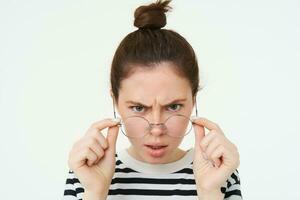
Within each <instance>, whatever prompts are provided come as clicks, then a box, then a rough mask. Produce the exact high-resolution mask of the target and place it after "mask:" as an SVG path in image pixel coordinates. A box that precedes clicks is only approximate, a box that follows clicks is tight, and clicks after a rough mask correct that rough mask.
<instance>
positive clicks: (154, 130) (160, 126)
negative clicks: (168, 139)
mask: <svg viewBox="0 0 300 200" xmlns="http://www.w3.org/2000/svg"><path fill="white" fill-rule="evenodd" d="M166 131H167V129H166V126H165V124H164V123H155V124H154V123H151V124H150V133H151V134H152V135H155V136H160V135H162V134H165V133H166Z"/></svg>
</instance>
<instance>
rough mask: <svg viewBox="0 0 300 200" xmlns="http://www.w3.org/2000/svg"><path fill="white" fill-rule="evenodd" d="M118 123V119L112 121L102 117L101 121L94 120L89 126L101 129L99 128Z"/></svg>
mask: <svg viewBox="0 0 300 200" xmlns="http://www.w3.org/2000/svg"><path fill="white" fill-rule="evenodd" d="M119 123H120V122H119V121H114V119H104V120H101V121H97V122H94V123H93V124H92V125H91V128H95V129H98V130H100V131H101V130H103V129H105V128H107V127H112V126H116V125H118V124H119Z"/></svg>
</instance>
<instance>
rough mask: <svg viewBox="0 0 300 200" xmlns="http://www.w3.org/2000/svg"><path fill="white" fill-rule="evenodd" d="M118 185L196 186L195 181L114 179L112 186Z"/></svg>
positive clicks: (181, 179)
mask: <svg viewBox="0 0 300 200" xmlns="http://www.w3.org/2000/svg"><path fill="white" fill-rule="evenodd" d="M116 183H129V184H130V183H148V184H191V185H194V184H196V183H195V180H194V179H183V178H180V179H154V178H113V179H112V182H111V184H116Z"/></svg>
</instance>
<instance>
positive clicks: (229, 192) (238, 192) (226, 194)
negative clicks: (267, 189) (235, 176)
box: [224, 190, 242, 198]
mask: <svg viewBox="0 0 300 200" xmlns="http://www.w3.org/2000/svg"><path fill="white" fill-rule="evenodd" d="M232 195H237V196H242V193H241V191H240V190H232V191H227V192H226V193H225V197H224V198H228V197H230V196H232Z"/></svg>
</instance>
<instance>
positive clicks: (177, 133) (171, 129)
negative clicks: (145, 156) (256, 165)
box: [119, 114, 193, 138]
mask: <svg viewBox="0 0 300 200" xmlns="http://www.w3.org/2000/svg"><path fill="white" fill-rule="evenodd" d="M192 124H193V122H192V121H191V120H190V119H189V118H188V117H186V116H184V115H181V114H175V115H171V116H169V117H168V118H167V119H166V120H165V121H164V122H163V123H156V124H154V123H150V122H149V121H148V120H147V119H146V118H144V117H142V116H130V117H126V118H125V119H122V120H121V122H120V124H119V125H120V127H121V131H122V133H123V134H124V135H125V136H127V137H129V138H142V137H144V136H145V135H147V134H149V132H150V131H151V129H152V128H153V127H155V126H158V127H159V128H160V129H161V130H160V131H161V132H162V133H163V134H168V135H169V136H171V137H176V138H181V137H184V136H185V135H187V134H188V133H190V132H191V130H192V128H193V125H192Z"/></svg>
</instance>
